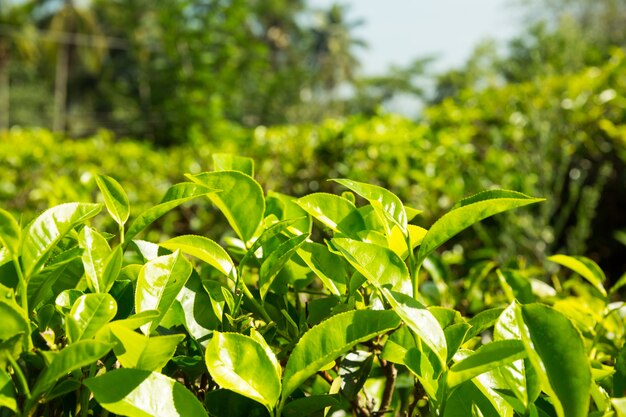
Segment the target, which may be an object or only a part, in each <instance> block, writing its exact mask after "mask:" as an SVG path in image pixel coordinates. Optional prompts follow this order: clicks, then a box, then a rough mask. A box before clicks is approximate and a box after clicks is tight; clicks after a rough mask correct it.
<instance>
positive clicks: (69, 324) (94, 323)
mask: <svg viewBox="0 0 626 417" xmlns="http://www.w3.org/2000/svg"><path fill="white" fill-rule="evenodd" d="M116 313H117V303H116V302H115V300H114V299H113V297H112V296H111V295H109V294H85V295H82V296H81V297H79V298H78V299H77V300H76V301H75V302H74V305H73V306H72V309H71V310H70V312H69V313H68V314H67V316H66V317H65V320H66V328H67V332H66V333H67V337H68V339H69V340H70V342H71V343H74V342H78V341H79V340H84V339H90V338H92V337H93V336H95V335H96V333H97V332H98V330H100V329H101V328H102V327H104V325H105V324H107V323H108V322H109V321H111V320H112V319H113V317H115V314H116Z"/></svg>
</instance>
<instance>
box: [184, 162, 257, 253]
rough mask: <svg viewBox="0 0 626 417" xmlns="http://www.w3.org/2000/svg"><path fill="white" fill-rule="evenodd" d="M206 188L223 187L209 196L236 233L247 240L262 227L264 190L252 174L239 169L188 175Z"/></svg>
mask: <svg viewBox="0 0 626 417" xmlns="http://www.w3.org/2000/svg"><path fill="white" fill-rule="evenodd" d="M186 176H187V178H189V179H190V180H192V181H193V182H196V183H198V184H202V185H204V186H206V187H210V188H214V189H218V190H220V192H219V193H216V194H210V195H209V198H210V199H211V201H212V202H213V204H215V205H216V206H217V208H219V209H220V211H221V212H222V213H223V214H224V216H225V217H226V220H228V223H229V224H230V226H231V227H232V228H233V230H234V231H235V233H237V235H238V236H239V238H241V240H243V241H244V242H245V243H247V242H249V241H250V240H251V239H252V237H253V236H254V234H255V232H256V231H257V229H258V228H259V226H260V224H261V221H262V220H263V214H264V213H265V198H264V197H263V189H262V188H261V186H260V185H259V183H258V182H256V181H255V180H254V179H253V178H252V177H250V176H249V175H246V174H244V173H242V172H238V171H219V172H203V173H202V174H198V175H189V174H187V175H186Z"/></svg>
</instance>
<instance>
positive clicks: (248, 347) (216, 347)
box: [205, 332, 281, 412]
mask: <svg viewBox="0 0 626 417" xmlns="http://www.w3.org/2000/svg"><path fill="white" fill-rule="evenodd" d="M273 356H274V354H273V353H271V351H268V350H267V349H266V348H265V347H264V346H263V345H262V344H261V343H259V342H258V341H257V340H255V339H254V338H252V337H250V336H245V335H242V334H237V333H219V332H215V333H214V334H213V338H212V339H211V342H209V344H208V345H207V349H206V354H205V360H206V365H207V369H208V370H209V373H210V374H211V376H212V377H213V380H214V381H215V382H216V383H217V384H218V385H219V386H221V387H222V388H226V389H229V390H231V391H234V392H236V393H238V394H241V395H243V396H245V397H248V398H251V399H253V400H255V401H258V402H260V403H261V404H263V405H265V406H266V407H267V409H268V410H270V412H271V410H273V409H274V407H275V406H276V403H277V402H278V398H279V396H280V389H281V384H280V372H279V371H280V368H278V369H277V368H276V367H275V366H274V364H275V363H277V362H278V361H277V360H276V358H275V357H273Z"/></svg>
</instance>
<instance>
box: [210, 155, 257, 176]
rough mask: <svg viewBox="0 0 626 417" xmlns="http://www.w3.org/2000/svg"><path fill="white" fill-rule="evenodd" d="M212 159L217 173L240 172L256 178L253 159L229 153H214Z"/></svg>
mask: <svg viewBox="0 0 626 417" xmlns="http://www.w3.org/2000/svg"><path fill="white" fill-rule="evenodd" d="M211 157H212V158H213V169H214V170H215V171H239V172H243V173H244V174H246V175H249V176H251V177H254V160H253V159H252V158H248V157H245V156H239V155H232V154H228V153H214V154H213V155H211Z"/></svg>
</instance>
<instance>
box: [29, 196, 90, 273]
mask: <svg viewBox="0 0 626 417" xmlns="http://www.w3.org/2000/svg"><path fill="white" fill-rule="evenodd" d="M100 210H102V205H101V204H86V203H66V204H61V205H59V206H56V207H52V208H50V209H48V210H46V211H44V212H43V213H42V214H41V215H40V216H39V217H37V218H36V219H35V220H34V221H33V222H32V223H31V224H30V225H29V226H28V228H27V229H26V231H25V234H24V239H23V242H22V265H23V267H24V274H25V275H26V276H27V277H30V276H31V275H33V274H34V273H36V272H38V271H39V269H40V268H41V267H42V266H43V264H44V263H45V262H46V260H47V259H48V256H49V255H50V251H51V250H52V249H53V248H54V247H55V245H56V244H57V242H58V241H59V240H61V238H62V237H63V236H65V235H66V234H67V233H68V232H69V231H70V230H72V229H73V228H74V227H76V226H77V225H79V224H81V223H82V222H84V221H85V220H87V219H89V218H91V217H93V216H95V215H96V214H98V213H99V212H100Z"/></svg>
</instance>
